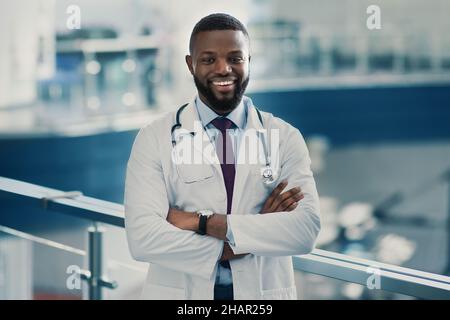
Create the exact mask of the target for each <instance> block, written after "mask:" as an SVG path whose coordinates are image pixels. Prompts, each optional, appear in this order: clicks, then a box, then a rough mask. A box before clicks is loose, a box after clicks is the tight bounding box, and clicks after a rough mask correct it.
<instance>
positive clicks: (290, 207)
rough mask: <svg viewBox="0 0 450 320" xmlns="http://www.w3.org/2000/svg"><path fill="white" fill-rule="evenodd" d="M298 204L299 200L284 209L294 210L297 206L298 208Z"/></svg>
mask: <svg viewBox="0 0 450 320" xmlns="http://www.w3.org/2000/svg"><path fill="white" fill-rule="evenodd" d="M297 206H298V202H293V203H292V204H291V205H290V206H289V207H287V208H286V209H285V210H284V211H288V212H289V211H292V210H294V209H295V208H297Z"/></svg>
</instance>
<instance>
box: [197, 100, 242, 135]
mask: <svg viewBox="0 0 450 320" xmlns="http://www.w3.org/2000/svg"><path fill="white" fill-rule="evenodd" d="M195 105H196V107H197V111H198V115H199V118H200V121H201V122H202V125H203V127H206V126H208V124H209V123H210V122H211V121H213V120H214V119H215V118H217V117H220V115H219V114H217V113H215V112H214V111H213V110H212V109H211V108H210V107H208V106H207V105H206V104H204V103H203V101H202V100H201V99H200V97H199V96H198V95H197V96H196V97H195ZM226 118H228V119H230V120H231V121H233V123H234V124H235V125H236V126H237V127H238V128H239V129H241V130H242V129H244V127H245V125H246V121H247V112H246V108H245V105H244V99H241V102H240V103H239V105H238V106H237V107H236V108H235V109H234V110H233V111H232V112H230V113H229V114H228V115H227V116H226Z"/></svg>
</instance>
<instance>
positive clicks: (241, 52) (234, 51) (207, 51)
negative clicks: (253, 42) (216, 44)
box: [200, 50, 244, 55]
mask: <svg viewBox="0 0 450 320" xmlns="http://www.w3.org/2000/svg"><path fill="white" fill-rule="evenodd" d="M215 53H216V52H214V51H210V50H205V51H202V52H200V55H203V54H215ZM243 53H244V51H242V50H233V51H230V52H228V54H243Z"/></svg>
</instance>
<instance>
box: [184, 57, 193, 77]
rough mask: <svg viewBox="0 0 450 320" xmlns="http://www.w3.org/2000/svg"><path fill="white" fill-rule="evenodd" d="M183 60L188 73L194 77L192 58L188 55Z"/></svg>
mask: <svg viewBox="0 0 450 320" xmlns="http://www.w3.org/2000/svg"><path fill="white" fill-rule="evenodd" d="M185 60H186V65H187V67H188V69H189V72H190V73H191V74H192V75H194V67H193V65H192V57H191V56H190V55H186V57H185Z"/></svg>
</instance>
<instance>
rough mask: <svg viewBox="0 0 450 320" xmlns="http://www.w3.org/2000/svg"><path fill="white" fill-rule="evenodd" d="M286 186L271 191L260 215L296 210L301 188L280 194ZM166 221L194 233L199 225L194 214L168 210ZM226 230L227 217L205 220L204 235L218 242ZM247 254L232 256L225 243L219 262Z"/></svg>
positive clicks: (224, 235)
mask: <svg viewBox="0 0 450 320" xmlns="http://www.w3.org/2000/svg"><path fill="white" fill-rule="evenodd" d="M287 185H288V183H287V181H282V182H280V183H279V184H278V186H277V187H276V188H274V189H273V191H272V193H271V194H270V196H269V197H268V198H267V200H266V201H265V203H264V206H263V208H262V210H261V212H260V213H261V214H268V213H275V212H290V211H292V210H294V209H295V208H297V206H298V202H299V201H300V200H301V199H303V197H304V196H303V193H302V192H301V188H300V187H295V188H291V189H290V190H288V191H285V192H282V191H283V190H284V189H285V188H286V186H287ZM167 221H168V222H170V223H171V224H172V225H174V226H176V227H178V228H180V229H183V230H190V231H194V232H196V231H197V230H198V225H199V216H198V214H197V213H195V212H187V211H182V210H178V209H176V208H170V210H169V213H168V215H167ZM227 228H228V226H227V216H226V215H224V214H217V213H215V214H213V215H212V216H211V217H210V218H209V219H208V220H207V223H206V234H207V235H208V236H211V237H214V238H217V239H219V240H224V241H227V240H228V239H227V238H226V233H227ZM247 254H248V253H241V254H234V253H233V250H232V249H231V247H230V245H229V244H228V242H225V243H224V247H223V252H222V256H221V257H220V261H224V260H233V259H237V258H241V257H243V256H245V255H247Z"/></svg>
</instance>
